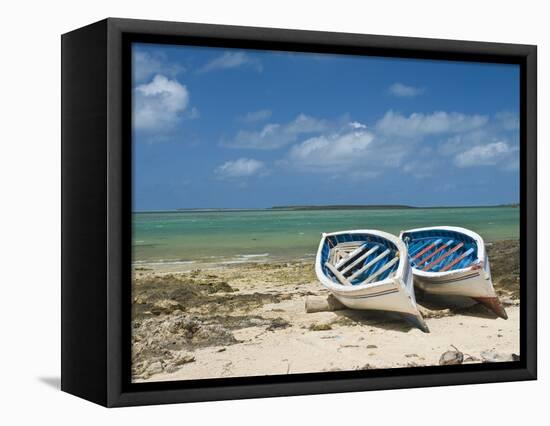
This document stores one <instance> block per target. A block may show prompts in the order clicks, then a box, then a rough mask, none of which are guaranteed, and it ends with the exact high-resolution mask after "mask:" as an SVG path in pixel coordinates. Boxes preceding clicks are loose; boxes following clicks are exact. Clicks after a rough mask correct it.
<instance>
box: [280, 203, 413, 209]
mask: <svg viewBox="0 0 550 426" xmlns="http://www.w3.org/2000/svg"><path fill="white" fill-rule="evenodd" d="M415 208H417V207H413V206H407V205H404V204H333V205H326V206H322V205H321V206H273V207H271V210H375V209H415Z"/></svg>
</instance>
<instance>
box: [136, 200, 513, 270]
mask: <svg viewBox="0 0 550 426" xmlns="http://www.w3.org/2000/svg"><path fill="white" fill-rule="evenodd" d="M434 225H452V226H463V227H465V228H469V229H472V230H474V231H476V232H478V233H479V234H480V235H481V236H482V237H483V238H484V239H485V241H486V242H489V241H496V240H504V239H517V238H519V208H515V207H475V208H441V209H377V210H308V211H277V210H275V211H272V210H258V211H240V212H228V211H214V212H189V211H186V212H159V213H134V214H133V260H134V262H136V263H138V264H139V263H189V264H192V263H195V262H197V263H222V264H223V263H226V264H231V263H241V262H246V261H251V260H256V261H260V260H265V261H270V260H292V259H308V258H313V257H314V255H315V252H316V250H317V246H318V244H319V240H320V234H321V233H322V232H332V231H338V230H346V229H380V230H383V231H387V232H391V233H393V234H396V235H398V234H399V232H400V231H401V230H404V229H409V228H416V227H422V226H434Z"/></svg>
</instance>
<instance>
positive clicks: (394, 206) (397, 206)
mask: <svg viewBox="0 0 550 426" xmlns="http://www.w3.org/2000/svg"><path fill="white" fill-rule="evenodd" d="M519 206H520V203H519V202H513V203H501V204H476V205H430V206H414V205H408V204H295V205H294V204H293V205H281V206H271V207H184V208H176V209H159V210H132V213H178V212H179V213H181V212H193V211H195V212H200V211H203V212H204V211H273V210H323V209H327V210H339V209H343V210H344V209H347V210H353V209H369V208H371V209H384V208H391V209H393V210H406V209H452V208H454V209H459V208H460V209H466V208H491V207H519Z"/></svg>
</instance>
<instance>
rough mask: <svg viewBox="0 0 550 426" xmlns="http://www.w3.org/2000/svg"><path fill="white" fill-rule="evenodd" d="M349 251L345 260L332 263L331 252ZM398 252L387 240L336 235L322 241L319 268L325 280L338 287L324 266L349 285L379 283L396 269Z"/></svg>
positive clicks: (338, 282) (354, 235) (336, 280)
mask: <svg viewBox="0 0 550 426" xmlns="http://www.w3.org/2000/svg"><path fill="white" fill-rule="evenodd" d="M346 246H349V247H352V249H350V251H349V254H348V256H345V257H344V258H343V259H341V260H339V261H337V260H335V259H332V258H331V256H333V253H334V251H335V248H336V249H338V248H340V247H346ZM397 255H398V248H397V246H396V245H395V244H394V243H392V242H391V241H389V240H386V239H385V238H382V237H380V236H377V235H370V234H338V235H331V236H328V237H326V238H325V241H324V244H323V247H322V251H321V266H322V270H323V273H324V274H325V276H327V277H329V278H330V279H331V280H332V281H333V282H334V283H336V284H341V282H340V280H339V279H338V277H337V276H336V275H335V273H334V271H333V270H331V269H330V268H328V267H327V263H331V264H334V265H336V267H337V268H336V269H338V271H339V272H340V273H341V275H343V276H344V277H345V279H347V280H348V282H349V284H351V285H359V284H363V283H370V282H376V281H382V280H384V279H385V278H387V277H388V276H389V275H390V274H392V273H393V272H395V271H396V270H397V268H398V266H399V261H398V260H399V259H398V258H397Z"/></svg>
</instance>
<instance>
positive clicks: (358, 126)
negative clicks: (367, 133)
mask: <svg viewBox="0 0 550 426" xmlns="http://www.w3.org/2000/svg"><path fill="white" fill-rule="evenodd" d="M349 125H350V127H351V128H352V129H366V128H367V126H365V125H364V124H362V123H359V122H358V121H352V122H351V123H349Z"/></svg>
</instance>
